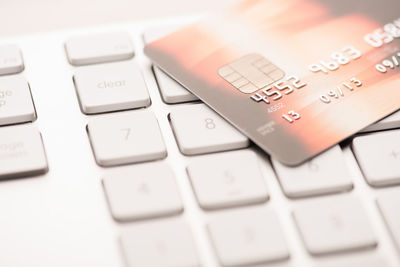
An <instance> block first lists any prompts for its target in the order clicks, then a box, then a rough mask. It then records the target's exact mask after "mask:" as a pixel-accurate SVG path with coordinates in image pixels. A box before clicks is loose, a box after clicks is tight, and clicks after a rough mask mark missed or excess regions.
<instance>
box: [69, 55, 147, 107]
mask: <svg viewBox="0 0 400 267" xmlns="http://www.w3.org/2000/svg"><path fill="white" fill-rule="evenodd" d="M74 81H75V87H76V90H77V92H78V96H79V100H80V101H79V102H80V104H81V109H82V111H83V112H84V113H86V114H94V113H101V112H109V111H116V110H124V109H133V108H140V107H146V106H148V105H150V97H149V94H148V92H147V88H146V84H145V82H144V80H143V77H142V74H141V72H140V69H139V67H138V66H137V65H136V63H134V62H118V63H109V64H103V65H98V66H89V67H83V68H80V69H78V70H77V71H76V73H75V75H74Z"/></svg>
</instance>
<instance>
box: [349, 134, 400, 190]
mask: <svg viewBox="0 0 400 267" xmlns="http://www.w3.org/2000/svg"><path fill="white" fill-rule="evenodd" d="M352 146H353V152H354V154H355V156H356V158H357V161H358V164H359V165H360V168H361V171H362V172H363V174H364V177H365V179H366V180H367V182H368V183H369V184H370V185H372V186H387V185H394V184H399V183H400V130H392V131H386V132H381V133H373V134H369V135H364V136H358V137H356V138H354V139H353V144H352Z"/></svg>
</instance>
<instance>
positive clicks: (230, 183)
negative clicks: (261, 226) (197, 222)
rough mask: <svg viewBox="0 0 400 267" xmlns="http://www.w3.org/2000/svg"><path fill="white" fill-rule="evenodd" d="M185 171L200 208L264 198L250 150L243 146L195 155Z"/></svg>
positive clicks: (236, 203) (264, 191) (265, 191)
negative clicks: (237, 148)
mask: <svg viewBox="0 0 400 267" xmlns="http://www.w3.org/2000/svg"><path fill="white" fill-rule="evenodd" d="M187 171H188V173H189V177H190V180H191V182H192V185H193V188H194V191H195V193H196V197H197V200H198V202H199V205H200V206H201V207H202V208H204V209H218V208H226V207H234V206H240V205H247V204H255V203H262V202H265V201H267V199H268V191H267V187H266V184H265V183H264V181H263V176H262V174H261V171H260V167H259V166H258V158H257V157H256V155H255V154H254V152H251V151H248V150H243V151H235V152H229V153H224V154H216V155H210V156H204V157H200V158H196V159H193V160H192V161H191V162H190V163H189V165H188V168H187Z"/></svg>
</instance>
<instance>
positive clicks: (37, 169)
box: [0, 124, 48, 179]
mask: <svg viewBox="0 0 400 267" xmlns="http://www.w3.org/2000/svg"><path fill="white" fill-rule="evenodd" d="M0 162H1V164H0V179H9V178H15V177H23V176H33V175H39V174H43V173H46V172H47V170H48V167H47V159H46V155H45V152H44V148H43V143H42V138H41V136H40V133H39V132H38V130H37V129H36V127H34V126H33V125H31V124H24V125H17V126H9V127H1V128H0Z"/></svg>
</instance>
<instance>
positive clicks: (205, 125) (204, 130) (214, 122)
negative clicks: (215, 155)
mask: <svg viewBox="0 0 400 267" xmlns="http://www.w3.org/2000/svg"><path fill="white" fill-rule="evenodd" d="M170 119H171V125H172V128H173V130H174V133H175V136H176V139H177V142H178V145H179V148H180V150H181V152H182V153H183V154H185V155H196V154H204V153H211V152H218V151H226V150H233V149H238V148H244V147H247V146H248V145H249V140H248V139H247V137H245V136H244V135H243V134H241V133H240V132H239V131H238V130H236V129H235V128H234V127H233V126H231V125H230V124H229V123H228V122H226V121H225V120H224V119H223V118H221V117H220V116H219V115H218V114H216V113H215V112H214V111H212V110H211V109H210V108H208V107H206V106H205V105H203V104H196V105H185V106H180V107H175V108H174V109H173V110H172V111H171V113H170Z"/></svg>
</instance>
